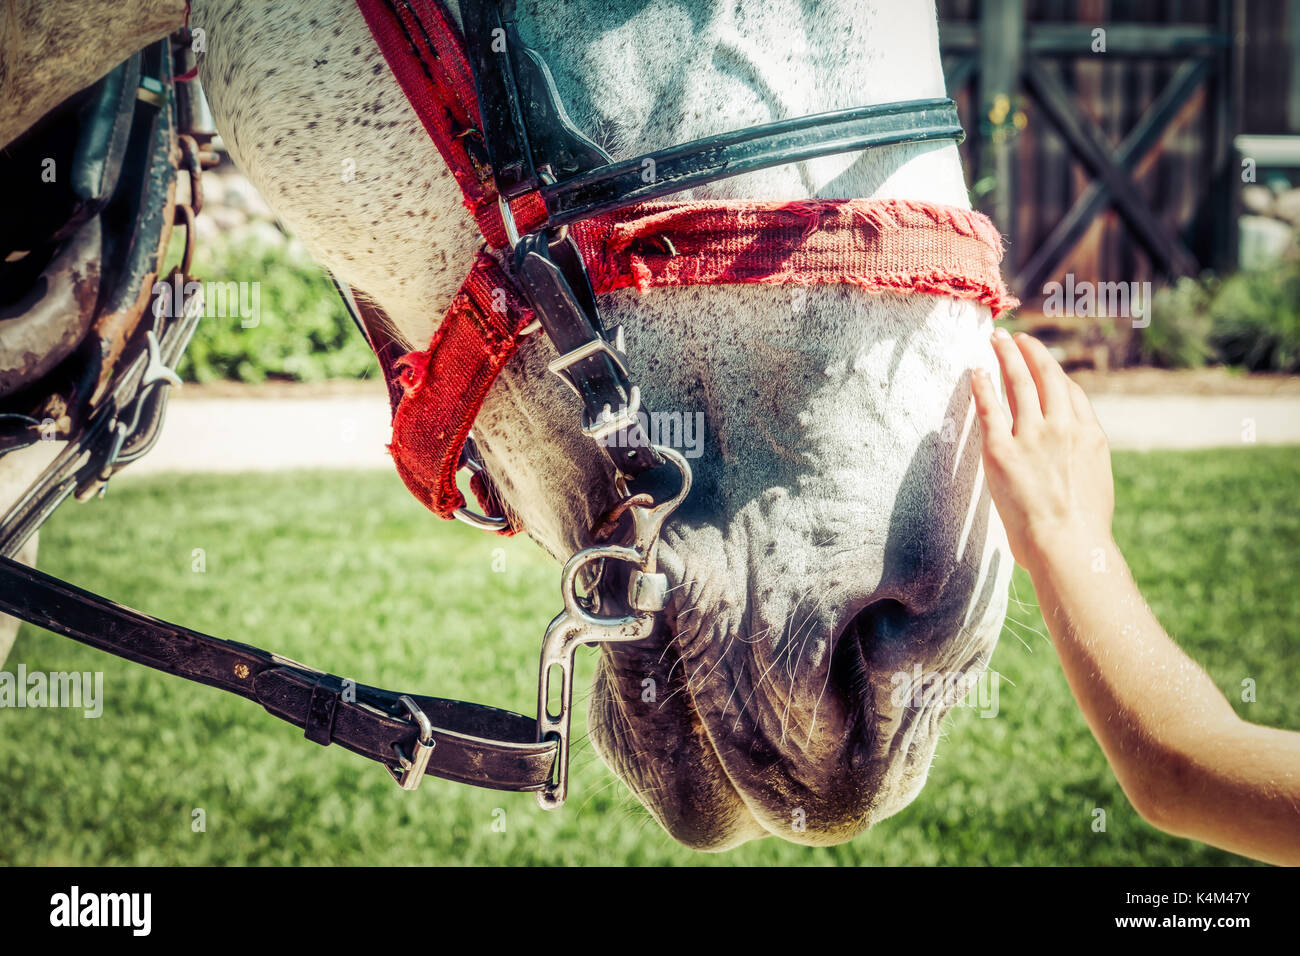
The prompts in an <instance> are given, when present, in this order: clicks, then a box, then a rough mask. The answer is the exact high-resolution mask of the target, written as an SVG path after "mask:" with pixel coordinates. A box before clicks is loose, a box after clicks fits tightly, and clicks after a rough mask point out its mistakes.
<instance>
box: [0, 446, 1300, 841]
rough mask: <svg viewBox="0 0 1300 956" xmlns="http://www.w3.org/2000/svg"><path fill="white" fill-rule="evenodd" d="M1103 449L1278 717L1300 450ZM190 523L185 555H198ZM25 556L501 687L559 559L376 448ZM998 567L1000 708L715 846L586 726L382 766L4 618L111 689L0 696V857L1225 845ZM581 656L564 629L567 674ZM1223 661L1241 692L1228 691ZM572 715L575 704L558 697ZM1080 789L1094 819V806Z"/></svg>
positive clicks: (134, 597)
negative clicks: (830, 827) (439, 516)
mask: <svg viewBox="0 0 1300 956" xmlns="http://www.w3.org/2000/svg"><path fill="white" fill-rule="evenodd" d="M1115 467H1116V473H1117V482H1118V497H1119V516H1120V517H1119V520H1118V526H1117V529H1116V534H1117V537H1118V538H1119V540H1120V544H1121V545H1122V546H1123V548H1124V550H1125V553H1126V554H1127V555H1128V557H1129V560H1130V562H1131V564H1132V566H1133V570H1134V573H1135V574H1136V576H1137V579H1138V581H1139V582H1140V584H1141V585H1142V587H1143V590H1144V592H1145V594H1146V596H1147V599H1148V600H1149V602H1150V603H1151V606H1152V608H1153V609H1154V610H1155V612H1156V614H1157V615H1158V616H1159V617H1160V619H1161V621H1163V622H1164V624H1165V625H1166V626H1167V627H1168V628H1169V630H1170V632H1171V633H1172V634H1173V635H1175V637H1176V638H1177V639H1178V640H1179V641H1180V642H1181V643H1182V644H1183V646H1184V647H1186V648H1187V649H1188V651H1189V652H1190V653H1191V654H1192V655H1193V656H1195V657H1196V658H1197V659H1198V660H1199V661H1201V662H1202V663H1203V664H1205V666H1206V667H1207V668H1208V669H1209V671H1210V673H1211V674H1212V675H1213V677H1214V679H1215V681H1216V682H1217V684H1218V686H1219V687H1220V688H1221V689H1222V690H1223V691H1224V692H1225V693H1226V694H1227V695H1228V697H1229V699H1230V700H1232V701H1233V702H1234V705H1235V706H1236V707H1237V709H1238V711H1239V712H1240V713H1241V714H1243V715H1244V716H1246V717H1248V718H1249V719H1251V720H1255V721H1257V722H1261V723H1271V724H1275V725H1280V726H1284V727H1289V728H1292V729H1300V703H1297V702H1298V701H1300V693H1298V692H1300V655H1297V654H1296V652H1295V650H1294V648H1295V647H1296V646H1297V642H1298V640H1300V623H1298V616H1297V614H1296V587H1295V584H1296V582H1295V567H1296V558H1297V555H1298V554H1300V518H1298V517H1297V512H1296V507H1295V501H1296V496H1297V491H1298V490H1300V478H1297V476H1298V475H1300V448H1283V449H1268V448H1250V449H1241V450H1226V451H1212V452H1196V453H1178V454H1171V453H1161V454H1149V455H1138V454H1117V455H1116V456H1115ZM196 548H202V549H203V550H204V554H205V560H206V572H204V573H195V572H194V571H193V570H192V565H193V561H194V559H193V553H194V549H196ZM496 548H503V549H504V552H503V553H504V560H505V570H504V571H503V572H494V571H493V570H492V567H493V562H494V549H496ZM497 557H499V555H498V556H497ZM42 565H43V566H44V567H45V568H46V569H47V570H49V571H50V572H52V573H54V574H58V575H60V576H63V577H66V578H68V579H70V580H71V581H73V582H75V583H77V584H80V585H82V586H84V587H88V588H92V589H95V590H98V591H101V592H103V593H106V594H108V595H109V596H111V597H113V598H116V599H118V600H120V601H123V602H125V603H127V604H129V605H132V606H134V607H137V608H140V609H142V610H145V611H148V612H149V613H152V614H155V615H158V616H161V617H164V618H167V619H170V620H175V621H179V622H183V623H185V624H187V625H189V626H191V627H195V628H198V629H201V630H206V631H208V632H210V633H215V634H218V635H222V636H225V637H230V638H233V639H236V640H242V641H248V642H252V643H256V644H259V645H261V646H264V647H269V648H270V649H273V650H276V651H278V652H280V653H282V654H286V655H288V656H290V657H293V658H296V659H298V660H302V661H305V662H307V663H309V664H312V665H314V666H317V667H321V668H326V669H329V670H332V671H334V672H336V673H340V674H343V675H346V676H350V677H354V678H356V679H358V680H361V681H364V682H367V683H374V684H379V685H381V686H385V687H394V688H403V689H411V690H418V691H421V692H425V693H432V694H439V695H444V696H464V697H467V698H469V699H474V700H480V701H483V702H486V703H491V704H495V705H498V706H505V707H512V708H514V709H517V710H520V711H521V712H524V713H528V712H531V710H532V708H533V699H534V680H535V667H536V659H537V649H538V641H539V639H540V636H541V633H542V629H543V628H544V626H545V624H546V622H547V620H548V619H549V618H550V616H551V614H552V613H553V611H554V609H555V608H556V607H557V606H558V593H557V569H556V567H555V566H554V565H553V564H552V563H551V562H550V561H549V559H547V558H545V557H544V556H543V555H542V554H541V553H540V552H539V551H538V550H537V549H536V548H535V547H533V546H532V545H531V544H529V543H528V542H526V541H507V540H503V539H499V538H494V537H492V536H488V535H482V534H479V533H476V532H473V531H471V530H470V529H468V528H466V527H464V526H461V525H450V524H443V523H441V522H439V521H437V520H436V519H435V518H433V517H432V516H431V515H429V514H428V513H427V512H425V511H424V510H423V509H422V508H421V507H420V506H419V505H418V504H416V503H415V501H414V500H412V499H411V498H410V496H409V495H407V494H406V492H405V491H404V489H403V488H402V487H401V485H400V483H399V482H398V480H397V479H396V477H394V476H392V475H388V474H365V475H358V474H347V473H340V474H314V475H307V474H294V475H277V476H273V477H265V476H257V477H251V476H249V477H226V476H222V477H215V476H212V477H209V476H201V477H173V478H156V479H153V478H151V479H129V478H128V479H126V480H120V481H119V482H118V483H117V484H115V485H114V486H113V488H112V489H111V490H110V492H109V494H108V497H107V499H106V500H104V501H102V502H97V503H93V504H87V505H76V504H69V505H67V506H65V507H64V509H63V510H62V511H60V512H59V513H58V514H57V515H56V516H55V518H54V519H53V520H52V521H51V522H50V523H49V524H48V525H47V528H46V530H45V531H44V532H43V537H42ZM1015 594H1016V596H1017V597H1018V598H1019V599H1020V600H1021V601H1023V602H1024V603H1023V604H1013V605H1012V615H1011V620H1012V622H1013V623H1011V624H1009V625H1008V628H1007V630H1006V631H1005V632H1004V634H1003V637H1002V640H1001V643H1000V644H999V647H998V650H997V653H996V655H995V656H994V659H993V666H994V668H995V669H996V670H997V671H998V672H1000V673H1001V674H1002V675H1004V677H1005V680H1004V681H1003V682H1002V683H1001V684H1000V699H999V712H998V715H997V717H996V718H995V719H982V718H981V717H980V716H979V715H978V714H977V712H976V711H975V710H973V709H970V708H958V709H957V710H956V711H955V712H954V713H953V715H952V716H951V717H950V718H949V719H948V722H947V726H946V735H945V739H944V740H943V741H942V743H941V744H940V747H939V753H938V756H937V758H936V760H935V764H934V769H933V771H932V773H931V775H930V781H929V783H928V785H927V786H926V789H925V790H924V791H923V792H922V794H921V796H920V797H919V798H918V799H917V800H916V801H915V802H914V803H913V804H912V805H911V806H910V807H908V808H907V809H906V810H904V811H903V812H902V813H900V814H898V815H897V816H895V817H894V818H892V819H890V820H887V821H885V822H884V823H882V824H880V825H879V826H877V827H876V828H875V829H874V830H873V831H871V832H870V833H868V834H865V835H863V836H861V837H859V838H858V839H856V840H854V841H852V842H851V843H848V844H846V845H843V846H839V847H834V848H830V849H809V848H804V847H797V846H794V845H791V844H788V843H784V842H780V841H777V840H775V839H767V840H763V841H759V842H755V843H750V844H747V845H746V846H744V847H742V848H740V849H739V850H736V851H733V852H730V853H726V854H721V855H715V854H696V853H692V852H690V851H687V850H685V849H682V848H681V847H678V846H677V845H676V844H674V843H673V842H672V841H671V840H669V839H668V838H667V837H666V836H665V835H664V833H663V832H662V831H661V830H659V828H658V827H657V826H656V825H655V824H654V823H653V822H652V821H651V820H650V818H649V817H648V815H647V814H646V813H645V812H644V811H642V810H641V809H640V808H639V807H638V806H637V805H636V804H635V801H634V800H633V799H632V798H631V797H630V796H629V795H628V794H627V792H626V791H625V790H624V789H623V788H622V785H621V784H619V783H617V781H615V780H614V779H613V777H611V775H610V774H609V773H608V772H607V771H606V770H605V769H604V767H603V766H602V765H601V764H600V763H599V761H598V760H597V759H596V758H595V757H594V756H593V755H592V753H591V751H590V749H589V748H586V747H585V746H584V747H582V748H581V749H580V750H579V751H578V752H577V753H576V755H575V764H576V766H575V774H574V780H573V789H572V795H571V797H570V802H569V804H568V805H567V806H566V807H565V808H564V809H563V810H561V811H560V812H558V813H547V812H544V811H542V810H539V809H538V808H537V806H536V804H535V802H534V801H533V798H532V797H531V796H527V795H514V794H498V793H493V792H489V791H480V790H474V789H471V788H469V787H463V786H458V785H456V784H451V783H446V782H443V781H440V780H436V779H429V780H426V782H425V783H424V785H423V786H422V787H421V789H420V790H419V791H418V792H416V793H402V792H400V791H398V790H397V788H396V787H395V786H394V785H393V784H392V783H391V782H390V781H389V779H388V776H387V775H386V774H385V773H384V772H383V770H382V769H380V768H379V767H377V766H376V765H374V764H371V763H369V762H368V761H365V760H363V759H362V758H360V757H357V756H355V755H353V754H350V753H348V752H346V751H342V750H340V749H338V748H330V749H328V750H326V749H322V748H319V747H316V746H315V745H313V744H310V743H307V742H306V741H305V740H303V738H302V734H301V731H298V730H296V729H295V728H293V727H291V726H289V725H287V724H284V723H281V722H280V721H277V720H275V719H274V718H271V717H269V716H267V715H266V714H264V713H262V711H261V710H260V708H258V707H257V706H256V705H254V704H252V703H249V702H247V701H244V700H241V699H238V698H234V697H231V696H228V695H225V694H223V693H221V692H219V691H216V690H212V689H210V688H206V687H202V686H198V685H193V684H189V683H187V682H185V681H182V680H180V679H178V678H173V677H166V676H163V675H160V674H158V673H156V672H154V671H151V670H148V669H146V668H143V667H138V666H135V665H132V664H128V663H126V662H123V661H120V660H117V659H116V658H113V657H110V656H108V655H105V654H102V653H99V652H97V651H93V650H91V649H89V648H85V647H82V646H81V645H78V644H75V643H73V642H71V641H67V640H64V639H62V638H58V637H55V636H53V635H50V634H47V633H45V632H41V631H37V630H36V629H34V628H31V627H25V628H24V629H23V631H22V633H21V635H20V637H19V640H18V643H17V645H16V647H15V649H14V651H13V653H12V654H11V656H10V659H9V662H8V663H7V664H6V665H5V667H6V669H8V670H11V671H12V670H14V669H16V667H17V665H18V664H19V663H20V662H21V663H23V664H25V665H26V666H27V668H28V670H29V671H34V670H42V671H50V670H102V671H103V672H104V696H105V699H106V700H105V708H104V714H103V716H102V717H100V718H98V719H87V718H84V717H82V716H81V715H80V713H79V712H74V711H69V710H14V709H6V710H0V793H3V795H4V799H3V800H2V801H0V833H3V837H0V863H9V864H239V863H261V864H344V863H346V864H437V863H475V864H558V863H607V864H742V863H798V864H813V865H862V864H934V863H943V864H972V863H973V864H979V863H999V864H1015V863H1024V864H1073V863H1090V864H1225V863H1237V862H1241V861H1240V859H1239V858H1237V857H1234V856H1231V855H1229V854H1226V853H1222V852H1219V851H1216V850H1212V849H1210V848H1208V847H1206V846H1203V845H1201V844H1196V843H1190V842H1187V841H1183V840H1178V839H1175V838H1173V837H1168V836H1165V835H1163V834H1161V833H1159V832H1157V831H1155V830H1153V829H1152V828H1151V827H1149V826H1147V825H1146V824H1145V823H1143V822H1142V820H1141V819H1140V818H1139V817H1138V816H1137V815H1136V814H1135V813H1134V812H1133V811H1132V809H1130V808H1129V806H1128V804H1127V803H1126V802H1125V799H1124V796H1123V794H1122V793H1121V792H1120V790H1119V787H1118V786H1117V785H1116V783H1115V781H1114V778H1113V777H1112V775H1111V774H1110V772H1109V770H1108V769H1107V766H1106V763H1105V761H1104V759H1103V757H1102V755H1101V753H1100V751H1099V750H1098V748H1097V746H1096V744H1095V743H1094V742H1093V739H1092V737H1091V736H1090V735H1089V733H1088V730H1087V727H1086V726H1085V724H1084V722H1083V720H1082V718H1081V717H1080V715H1079V713H1078V711H1077V710H1076V709H1075V706H1074V704H1073V702H1072V701H1071V698H1070V696H1069V693H1068V691H1067V689H1066V685H1065V681H1064V679H1063V677H1062V675H1061V672H1060V668H1059V666H1058V665H1057V662H1056V658H1055V654H1054V653H1053V651H1052V648H1051V646H1050V644H1049V643H1048V642H1047V640H1046V639H1045V637H1044V636H1043V625H1042V620H1041V617H1040V615H1039V612H1038V609H1037V607H1036V605H1034V604H1033V603H1032V600H1033V592H1032V590H1031V588H1030V586H1029V582H1028V580H1027V578H1025V577H1024V576H1023V575H1022V574H1021V573H1020V572H1017V576H1016V579H1015ZM584 653H586V654H590V652H584ZM590 673H591V660H590V657H589V656H585V657H584V658H583V659H582V661H581V664H580V674H579V677H580V680H579V686H580V687H584V688H585V686H586V684H587V683H588V682H589V680H590ZM1245 678H1253V679H1254V680H1255V681H1256V683H1257V696H1258V702H1256V703H1253V704H1245V703H1241V702H1240V697H1241V694H1240V687H1241V681H1242V680H1243V679H1245ZM1008 682H1009V683H1008ZM576 720H577V726H579V727H582V726H585V714H584V713H583V712H582V711H581V710H580V712H579V714H578V715H577V718H576ZM195 808H201V809H202V810H203V811H204V813H205V814H206V831H204V832H194V831H193V829H192V826H191V814H192V811H193V810H194V809H195ZM498 808H499V809H500V810H504V819H505V824H506V826H505V830H504V832H498V831H497V830H494V828H493V823H494V821H496V820H497V819H499V818H500V814H499V813H497V812H495V811H497V810H498ZM1094 808H1101V809H1104V810H1105V811H1106V817H1107V819H1106V830H1105V832H1101V833H1098V832H1093V829H1092V824H1093V820H1094V813H1093V811H1094Z"/></svg>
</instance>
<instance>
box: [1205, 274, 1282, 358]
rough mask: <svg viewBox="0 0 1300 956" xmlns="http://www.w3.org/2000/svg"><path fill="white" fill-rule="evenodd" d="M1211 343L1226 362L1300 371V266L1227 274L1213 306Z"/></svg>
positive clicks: (1211, 306)
mask: <svg viewBox="0 0 1300 956" xmlns="http://www.w3.org/2000/svg"><path fill="white" fill-rule="evenodd" d="M1210 320H1211V323H1212V325H1213V330H1212V331H1211V333H1210V344H1211V345H1212V346H1213V348H1214V350H1215V352H1216V353H1218V356H1219V360H1220V361H1221V362H1223V363H1224V364H1226V365H1239V366H1241V367H1243V368H1246V369H1249V370H1250V371H1252V372H1296V371H1300V268H1297V267H1296V266H1291V267H1290V268H1285V267H1284V268H1280V269H1278V270H1269V271H1260V272H1243V273H1239V274H1238V275H1234V276H1230V277H1228V278H1227V279H1224V280H1223V282H1222V283H1221V284H1220V285H1219V288H1218V292H1217V294H1216V295H1215V296H1214V301H1213V302H1212V303H1211V305H1210Z"/></svg>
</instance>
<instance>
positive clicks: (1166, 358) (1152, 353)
mask: <svg viewBox="0 0 1300 956" xmlns="http://www.w3.org/2000/svg"><path fill="white" fill-rule="evenodd" d="M1210 299H1211V290H1210V288H1209V287H1208V286H1207V285H1206V284H1205V283H1203V282H1200V281H1198V280H1196V279H1191V278H1184V279H1179V280H1178V283H1177V284H1176V285H1174V286H1172V287H1169V288H1165V289H1161V290H1160V291H1159V292H1157V293H1156V297H1155V302H1154V303H1153V304H1152V307H1151V323H1150V324H1149V325H1148V326H1147V327H1146V328H1144V329H1142V330H1141V334H1140V335H1139V336H1138V343H1137V353H1138V354H1137V359H1138V361H1139V362H1141V363H1142V364H1144V365H1155V366H1157V367H1159V368H1200V367H1201V366H1202V365H1204V364H1205V363H1206V362H1208V361H1210V360H1211V359H1213V358H1214V350H1213V349H1212V348H1211V347H1210V313H1209V306H1210Z"/></svg>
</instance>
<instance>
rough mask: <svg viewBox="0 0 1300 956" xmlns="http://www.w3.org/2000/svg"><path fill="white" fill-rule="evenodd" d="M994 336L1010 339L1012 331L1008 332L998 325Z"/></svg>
mask: <svg viewBox="0 0 1300 956" xmlns="http://www.w3.org/2000/svg"><path fill="white" fill-rule="evenodd" d="M993 337H994V338H995V339H1009V338H1011V333H1010V332H1008V331H1007V330H1006V329H1004V328H1002V327H1001V326H998V327H997V328H996V329H994V330H993Z"/></svg>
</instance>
